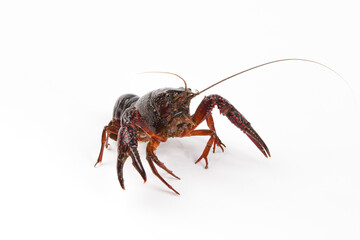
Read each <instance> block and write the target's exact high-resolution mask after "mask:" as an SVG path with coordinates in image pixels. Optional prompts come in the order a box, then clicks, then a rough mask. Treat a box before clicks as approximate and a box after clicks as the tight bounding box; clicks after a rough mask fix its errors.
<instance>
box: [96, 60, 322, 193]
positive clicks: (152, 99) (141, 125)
mask: <svg viewBox="0 0 360 240" xmlns="http://www.w3.org/2000/svg"><path fill="white" fill-rule="evenodd" d="M288 60H300V61H308V62H314V63H317V64H320V65H322V66H324V65H323V64H321V63H318V62H315V61H312V60H307V59H280V60H275V61H272V62H267V63H264V64H261V65H258V66H255V67H252V68H249V69H247V70H245V71H242V72H239V73H237V74H234V75H232V76H230V77H228V78H225V79H223V80H221V81H219V82H217V83H215V84H213V85H211V86H210V87H208V88H206V89H204V90H202V91H200V92H196V93H194V92H192V91H191V89H189V88H187V85H186V82H185V80H184V79H182V78H181V77H180V76H179V75H177V74H173V73H170V74H173V75H176V76H178V77H180V78H181V79H182V80H183V81H184V83H185V87H184V88H176V89H175V88H163V89H158V90H154V91H151V92H149V93H147V94H146V95H144V96H143V97H138V96H136V95H133V94H125V95H122V96H120V97H119V98H118V100H117V101H116V103H115V107H114V111H113V118H112V120H111V121H110V123H109V124H108V125H107V126H105V127H104V129H103V132H102V138H101V149H100V154H99V157H98V160H97V162H96V164H95V166H96V165H97V164H99V163H101V161H102V155H103V151H104V146H105V147H106V148H107V147H108V138H109V137H110V138H111V139H113V140H115V141H117V143H118V158H117V174H118V179H119V182H120V185H121V187H122V188H123V189H125V186H124V178H123V166H124V163H125V161H126V159H127V158H128V157H129V156H130V157H131V158H132V164H133V166H134V167H135V169H136V170H137V171H138V172H139V173H140V175H141V177H142V178H143V179H144V182H146V173H145V170H144V168H143V165H142V163H141V160H140V156H139V153H138V150H137V147H138V141H146V142H148V144H147V147H146V159H147V161H148V163H149V165H150V168H151V170H152V172H153V173H154V174H155V175H156V176H157V177H158V178H159V179H160V180H161V181H162V182H163V183H164V184H165V185H166V186H168V188H170V189H171V190H173V191H174V192H175V193H177V194H179V193H178V192H177V191H176V190H175V189H174V188H173V187H172V186H171V185H170V184H168V183H167V182H166V181H165V180H164V179H163V178H162V177H161V175H160V174H159V173H158V171H157V169H156V167H155V164H156V165H157V166H159V167H160V168H162V169H164V170H165V171H166V172H168V173H169V174H171V175H172V176H173V177H175V178H178V179H180V178H179V177H177V176H176V175H175V174H174V173H173V172H172V171H171V170H169V169H168V168H167V167H166V166H165V165H164V163H162V162H161V161H159V159H158V158H157V156H156V155H155V150H156V149H157V147H158V146H159V144H160V142H166V141H167V139H168V138H172V137H190V136H209V137H210V138H209V140H208V142H207V144H206V146H205V149H204V151H203V153H202V154H201V156H200V157H199V159H198V160H197V161H196V162H195V163H198V162H199V161H200V160H202V159H204V160H205V168H207V167H208V159H207V156H208V154H209V151H210V149H211V147H212V146H213V150H214V151H215V147H216V146H218V147H220V148H221V149H222V151H224V149H223V147H225V145H224V144H223V143H222V142H221V140H220V139H219V137H218V136H217V134H216V130H215V127H214V121H213V117H212V110H213V108H214V107H215V106H217V107H218V109H219V110H220V113H221V114H222V115H224V116H226V117H227V118H228V119H229V120H230V122H232V123H233V124H234V125H235V126H236V127H238V128H239V129H240V130H242V131H243V132H244V133H245V134H246V135H247V136H248V137H249V138H250V140H251V141H252V142H253V143H254V144H255V145H256V147H257V148H258V149H259V150H260V151H261V152H262V153H263V154H264V156H265V157H270V151H269V149H268V147H267V146H266V144H265V142H264V141H263V140H262V139H261V137H260V136H259V135H258V134H257V133H256V131H255V130H254V129H253V127H252V126H251V124H250V122H248V121H247V120H246V119H245V117H244V116H243V115H242V114H241V113H240V112H239V111H238V110H237V109H236V108H235V107H234V106H233V105H231V104H230V103H229V102H228V101H227V100H226V99H225V98H223V97H221V96H219V95H209V96H206V97H205V98H204V99H203V100H202V102H201V103H200V105H199V106H198V108H197V109H196V111H195V113H194V114H192V115H190V111H189V105H190V101H191V99H192V98H194V97H196V96H197V95H199V94H200V93H202V92H204V91H206V90H208V89H209V88H211V87H213V86H215V85H217V84H219V83H221V82H223V81H225V80H227V79H229V78H232V77H235V76H237V75H239V74H242V73H244V72H247V71H250V70H252V69H255V68H258V67H261V66H264V65H267V64H271V63H275V62H280V61H288ZM325 67H326V66H325ZM327 68H328V67H327ZM163 73H167V72H163ZM203 121H206V123H207V126H208V127H209V129H201V130H198V129H196V128H197V126H198V125H199V124H200V123H201V122H203ZM154 163H155V164H154Z"/></svg>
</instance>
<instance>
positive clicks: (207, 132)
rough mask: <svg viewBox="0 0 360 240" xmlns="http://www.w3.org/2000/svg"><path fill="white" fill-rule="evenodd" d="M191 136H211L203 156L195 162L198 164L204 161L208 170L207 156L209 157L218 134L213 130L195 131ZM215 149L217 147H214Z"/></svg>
mask: <svg viewBox="0 0 360 240" xmlns="http://www.w3.org/2000/svg"><path fill="white" fill-rule="evenodd" d="M190 136H211V137H210V139H209V141H208V142H207V144H206V146H205V149H204V151H203V153H202V154H201V156H200V157H199V159H198V160H197V161H196V162H195V163H198V162H200V160H201V159H204V160H205V163H206V164H205V168H206V169H207V168H208V159H207V156H208V155H209V151H210V149H211V146H212V145H213V143H214V140H215V136H216V133H215V132H214V131H213V130H194V131H192V132H191V133H190V135H189V137H190ZM214 148H215V145H214Z"/></svg>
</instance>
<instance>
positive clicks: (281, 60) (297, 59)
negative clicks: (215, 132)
mask: <svg viewBox="0 0 360 240" xmlns="http://www.w3.org/2000/svg"><path fill="white" fill-rule="evenodd" d="M284 61H304V62H311V63H316V64H318V65H321V66H323V67H325V68H327V69H329V70H330V71H332V72H333V73H335V74H336V75H338V76H339V77H340V78H341V79H343V80H344V82H345V83H346V85H347V86H348V87H349V88H350V90H351V92H352V94H353V95H354V92H353V91H352V88H351V87H350V84H349V83H348V82H347V81H346V80H345V79H344V78H343V77H342V76H341V75H340V74H338V73H337V72H336V71H335V70H333V69H331V68H330V67H328V66H326V65H324V64H322V63H319V62H316V61H313V60H309V59H301V58H285V59H279V60H274V61H271V62H266V63H263V64H260V65H257V66H255V67H251V68H248V69H246V70H244V71H241V72H239V73H236V74H234V75H231V76H230V77H227V78H224V79H223V80H220V81H218V82H216V83H214V84H213V85H211V86H209V87H207V88H205V89H204V90H201V91H200V92H198V93H196V94H195V95H199V94H201V93H203V92H205V91H206V90H208V89H210V88H212V87H214V86H216V85H218V84H219V83H222V82H224V81H226V80H228V79H230V78H233V77H235V76H237V75H240V74H243V73H246V72H248V71H251V70H253V69H256V68H259V67H262V66H265V65H269V64H273V63H277V62H284Z"/></svg>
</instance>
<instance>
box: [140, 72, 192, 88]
mask: <svg viewBox="0 0 360 240" xmlns="http://www.w3.org/2000/svg"><path fill="white" fill-rule="evenodd" d="M143 73H165V74H171V75H174V76H177V77H178V78H180V79H181V80H183V82H184V84H185V92H186V90H187V84H186V81H185V79H183V78H182V77H180V76H179V75H177V74H175V73H172V72H159V71H151V72H142V73H140V74H143Z"/></svg>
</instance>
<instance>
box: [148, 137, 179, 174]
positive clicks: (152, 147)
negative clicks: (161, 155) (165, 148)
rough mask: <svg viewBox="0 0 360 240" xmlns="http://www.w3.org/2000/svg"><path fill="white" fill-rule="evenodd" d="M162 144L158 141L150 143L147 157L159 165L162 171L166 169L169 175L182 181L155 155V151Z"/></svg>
mask: <svg viewBox="0 0 360 240" xmlns="http://www.w3.org/2000/svg"><path fill="white" fill-rule="evenodd" d="M159 144H160V142H157V141H150V142H149V143H148V145H147V147H146V155H147V157H149V158H151V160H152V161H154V163H156V165H158V166H159V167H161V168H162V169H164V170H165V171H166V172H167V173H169V174H170V175H171V176H173V177H174V178H177V179H179V180H180V178H179V177H178V176H176V175H175V174H174V173H173V171H171V170H170V169H168V168H167V167H166V166H165V164H164V163H163V162H161V161H160V160H159V159H158V157H157V156H156V155H155V150H156V148H157V147H158V146H159Z"/></svg>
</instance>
